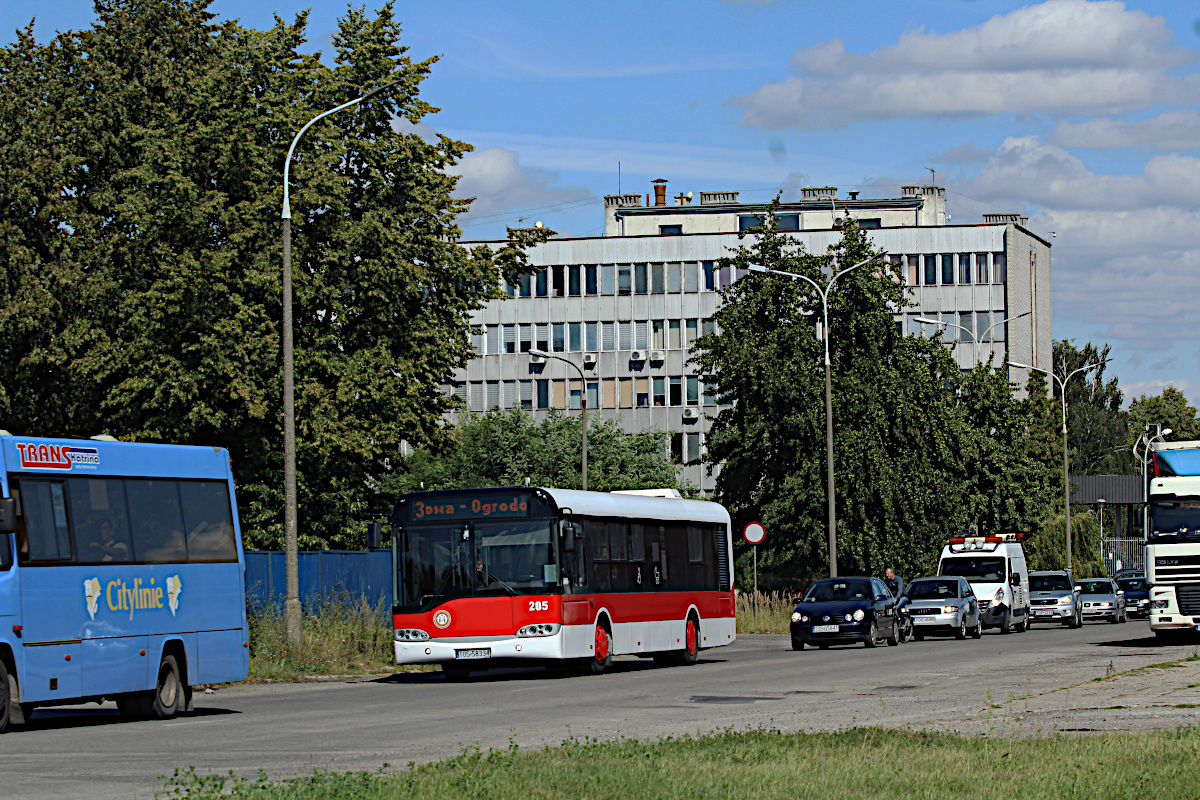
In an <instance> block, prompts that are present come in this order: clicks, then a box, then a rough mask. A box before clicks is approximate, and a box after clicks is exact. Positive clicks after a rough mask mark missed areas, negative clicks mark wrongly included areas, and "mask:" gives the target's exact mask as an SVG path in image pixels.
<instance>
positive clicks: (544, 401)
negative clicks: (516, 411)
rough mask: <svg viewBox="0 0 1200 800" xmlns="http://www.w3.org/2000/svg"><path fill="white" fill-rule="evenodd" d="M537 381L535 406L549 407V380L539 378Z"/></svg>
mask: <svg viewBox="0 0 1200 800" xmlns="http://www.w3.org/2000/svg"><path fill="white" fill-rule="evenodd" d="M536 383H537V407H538V408H549V407H550V381H547V380H539V381H537V382H536Z"/></svg>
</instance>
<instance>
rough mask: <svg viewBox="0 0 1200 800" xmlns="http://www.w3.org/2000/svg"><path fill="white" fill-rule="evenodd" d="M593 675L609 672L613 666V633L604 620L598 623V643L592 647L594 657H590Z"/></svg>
mask: <svg viewBox="0 0 1200 800" xmlns="http://www.w3.org/2000/svg"><path fill="white" fill-rule="evenodd" d="M588 661H589V662H590V665H591V668H592V674H593V675H600V674H602V673H605V672H608V670H609V668H610V667H611V666H612V634H611V633H609V632H608V626H607V625H605V624H604V623H603V622H597V623H596V643H595V645H594V646H593V648H592V657H591V658H590V659H588Z"/></svg>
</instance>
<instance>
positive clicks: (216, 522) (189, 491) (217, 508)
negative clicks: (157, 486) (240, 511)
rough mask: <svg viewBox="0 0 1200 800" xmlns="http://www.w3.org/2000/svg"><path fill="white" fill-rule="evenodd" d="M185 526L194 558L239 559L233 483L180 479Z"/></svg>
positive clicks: (190, 552)
mask: <svg viewBox="0 0 1200 800" xmlns="http://www.w3.org/2000/svg"><path fill="white" fill-rule="evenodd" d="M179 496H180V498H181V499H182V500H183V526H184V530H186V531H187V551H188V559H189V560H190V561H237V545H236V544H235V543H234V540H233V513H232V511H231V510H230V508H229V487H228V486H226V485H225V484H223V483H217V482H215V481H180V482H179Z"/></svg>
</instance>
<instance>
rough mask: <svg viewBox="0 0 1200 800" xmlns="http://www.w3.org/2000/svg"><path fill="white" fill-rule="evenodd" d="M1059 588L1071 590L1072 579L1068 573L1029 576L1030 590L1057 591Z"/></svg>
mask: <svg viewBox="0 0 1200 800" xmlns="http://www.w3.org/2000/svg"><path fill="white" fill-rule="evenodd" d="M1059 590H1065V591H1068V592H1069V591H1071V581H1070V580H1069V579H1068V578H1067V576H1066V575H1030V576H1029V591H1031V592H1056V591H1059Z"/></svg>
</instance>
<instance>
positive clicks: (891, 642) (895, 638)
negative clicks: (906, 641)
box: [887, 619, 900, 647]
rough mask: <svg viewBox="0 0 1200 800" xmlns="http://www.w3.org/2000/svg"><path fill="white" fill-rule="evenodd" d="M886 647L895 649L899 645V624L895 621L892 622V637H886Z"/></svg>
mask: <svg viewBox="0 0 1200 800" xmlns="http://www.w3.org/2000/svg"><path fill="white" fill-rule="evenodd" d="M887 643H888V647H895V646H896V645H898V644H900V622H899V621H898V620H896V619H893V620H892V635H891V636H889V637H887Z"/></svg>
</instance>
